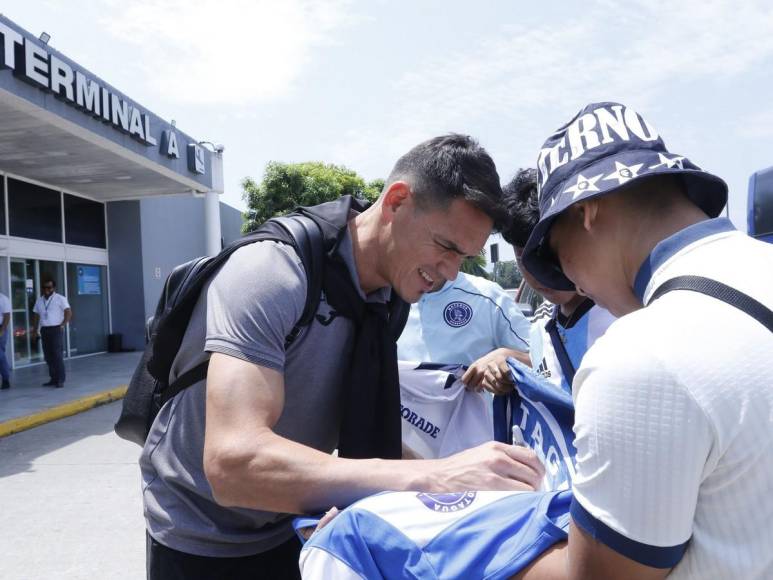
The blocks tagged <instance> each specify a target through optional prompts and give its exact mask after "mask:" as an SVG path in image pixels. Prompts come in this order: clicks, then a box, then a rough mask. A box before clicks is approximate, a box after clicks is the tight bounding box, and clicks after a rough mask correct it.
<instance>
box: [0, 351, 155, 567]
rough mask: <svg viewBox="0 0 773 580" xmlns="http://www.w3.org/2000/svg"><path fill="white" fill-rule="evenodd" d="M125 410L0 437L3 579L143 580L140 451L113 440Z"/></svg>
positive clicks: (107, 409) (105, 409)
mask: <svg viewBox="0 0 773 580" xmlns="http://www.w3.org/2000/svg"><path fill="white" fill-rule="evenodd" d="M83 360H85V359H83ZM108 382H110V381H108ZM123 382H125V377H124V381H123ZM119 384H120V383H119ZM40 390H41V391H43V392H44V393H46V394H47V395H51V396H56V395H57V393H56V392H54V390H49V391H44V390H43V388H42V387H40ZM66 390H67V388H66V387H65V389H60V390H59V391H66ZM12 391H13V390H12ZM12 391H11V392H12ZM7 392H8V391H4V392H3V393H7ZM0 400H1V399H0ZM0 405H1V403H0ZM119 409H120V402H117V403H111V404H109V405H105V406H102V407H97V408H96V409H93V410H90V411H87V412H85V413H81V414H79V415H75V416H73V417H68V418H66V419H61V420H59V421H54V422H52V423H48V424H46V425H43V426H41V427H36V428H34V429H31V430H29V431H24V432H22V433H17V434H15V435H10V436H8V437H5V438H0V514H2V533H0V579H3V580H38V579H41V580H42V579H45V580H58V579H66V580H70V579H73V580H76V579H77V580H81V579H83V580H102V579H109V580H138V579H142V578H144V577H145V535H144V533H145V532H144V521H143V518H142V502H141V495H140V494H141V489H140V474H139V468H138V466H137V458H138V457H139V453H140V448H139V446H137V445H135V444H133V443H129V442H126V441H124V440H122V439H120V438H118V437H117V436H116V435H115V434H114V433H113V423H114V422H115V419H116V417H117V416H118V413H119Z"/></svg>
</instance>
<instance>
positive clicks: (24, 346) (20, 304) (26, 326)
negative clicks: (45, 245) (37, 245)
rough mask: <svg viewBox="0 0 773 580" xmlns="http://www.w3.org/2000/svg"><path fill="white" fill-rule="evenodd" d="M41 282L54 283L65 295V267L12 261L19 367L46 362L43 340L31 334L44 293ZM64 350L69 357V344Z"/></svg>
mask: <svg viewBox="0 0 773 580" xmlns="http://www.w3.org/2000/svg"><path fill="white" fill-rule="evenodd" d="M41 280H54V281H55V282H56V291H57V292H59V293H60V294H64V267H63V264H62V263H61V262H53V261H49V260H28V259H24V258H11V310H12V313H11V326H12V328H13V350H14V366H15V367H19V366H24V365H29V364H33V363H37V362H41V361H42V360H43V348H42V346H41V344H40V340H37V341H34V340H32V337H31V333H30V331H31V329H32V309H33V308H34V307H35V302H36V301H37V299H38V297H39V296H40V293H41V289H40V284H41ZM64 350H65V354H66V353H67V344H66V341H65V345H64Z"/></svg>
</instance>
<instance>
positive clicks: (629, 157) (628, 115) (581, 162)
mask: <svg viewBox="0 0 773 580" xmlns="http://www.w3.org/2000/svg"><path fill="white" fill-rule="evenodd" d="M537 174H538V183H539V188H540V194H539V207H540V221H539V223H538V224H537V225H536V227H535V228H534V230H533V231H532V233H531V236H530V237H529V240H528V242H527V243H526V247H525V248H524V252H523V258H522V259H523V263H524V265H525V266H526V268H527V269H528V270H529V272H530V273H531V274H533V275H534V276H535V277H536V278H537V280H539V281H540V282H542V283H543V284H545V285H546V286H548V287H550V288H555V289H557V290H574V285H573V284H572V283H571V281H569V279H568V278H566V276H564V274H563V272H561V268H560V266H559V265H558V264H557V262H556V260H555V257H554V256H553V255H552V253H551V252H550V251H549V249H548V248H547V247H546V236H547V233H548V231H549V230H550V226H551V225H552V223H553V221H554V220H555V219H556V217H558V216H559V215H560V214H561V213H562V212H564V211H565V210H566V209H567V208H568V207H569V206H571V205H573V204H575V203H577V202H578V201H582V200H585V199H589V198H591V197H596V196H599V195H605V194H607V193H612V192H614V191H620V190H621V189H622V188H624V187H628V186H630V185H631V184H632V183H639V182H641V181H642V180H645V179H647V178H649V177H652V176H655V175H679V176H680V177H681V179H682V181H683V183H684V186H685V190H686V193H687V196H688V197H689V198H690V199H691V200H692V201H693V203H695V204H696V205H697V206H698V207H700V208H701V209H702V210H703V211H704V212H706V214H708V215H709V217H717V216H718V215H719V213H720V212H721V211H722V208H723V207H724V206H725V204H726V203H727V185H726V184H725V182H724V181H723V180H722V179H720V178H719V177H717V176H715V175H712V174H710V173H707V172H706V171H703V170H702V169H701V168H700V167H698V166H697V165H695V164H694V163H692V162H691V161H690V160H689V159H687V158H686V157H683V156H681V155H676V154H673V153H670V152H669V151H668V150H667V149H666V145H665V143H663V139H661V138H660V135H658V132H657V131H656V130H655V129H654V128H653V127H652V125H650V124H649V123H648V122H647V121H645V120H644V118H643V117H642V116H641V115H639V114H638V113H637V112H636V111H634V110H633V109H630V108H628V107H626V106H625V105H621V104H619V103H593V104H590V105H588V106H586V107H584V108H583V109H582V110H580V112H579V113H577V114H576V115H575V116H574V118H572V120H571V121H569V122H568V123H567V124H566V125H564V126H563V127H561V128H560V129H558V130H557V131H556V132H555V133H553V134H552V135H551V136H550V137H548V139H547V141H545V144H544V145H543V146H542V149H541V150H540V154H539V157H538V158H537Z"/></svg>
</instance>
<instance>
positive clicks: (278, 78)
mask: <svg viewBox="0 0 773 580" xmlns="http://www.w3.org/2000/svg"><path fill="white" fill-rule="evenodd" d="M0 10H2V12H3V13H4V14H5V15H6V16H7V17H8V18H10V19H11V20H13V21H15V22H16V23H18V24H19V25H21V26H23V27H24V28H26V29H28V30H29V31H30V32H32V33H35V34H38V33H39V32H41V31H43V30H45V31H46V32H48V33H50V34H51V36H52V39H51V43H50V44H51V45H52V46H53V47H55V48H57V49H58V50H60V51H61V52H63V53H64V54H66V55H67V56H69V57H70V58H72V59H73V60H75V61H76V62H78V63H79V64H81V65H83V66H85V67H86V68H88V69H90V70H91V71H92V72H94V73H95V74H97V75H98V76H100V77H102V78H104V79H105V80H107V81H108V82H110V83H111V84H113V85H115V86H116V87H117V88H119V89H120V90H122V91H123V92H125V93H126V94H127V95H129V96H130V97H131V98H132V99H134V100H136V101H137V102H139V103H140V104H142V105H143V106H145V107H147V108H148V109H150V110H152V111H153V112H155V113H156V114H159V115H161V116H162V117H164V118H166V119H175V120H176V121H177V125H178V126H179V127H180V128H181V129H182V130H184V131H186V132H187V133H189V134H190V135H192V136H194V137H196V138H198V139H202V140H208V141H213V142H215V143H223V144H224V145H225V147H226V150H225V183H226V192H225V195H224V201H226V202H228V203H230V204H232V205H235V206H237V207H240V208H243V207H244V203H243V201H242V199H241V187H240V182H241V180H242V179H243V178H244V177H245V176H252V177H254V178H256V179H259V178H260V177H261V176H262V173H263V169H264V167H265V164H266V163H267V162H268V161H270V160H280V161H288V162H294V161H307V160H320V161H324V162H332V163H340V164H344V165H346V166H348V167H350V168H352V169H354V170H356V171H358V172H359V173H360V174H362V175H363V176H364V177H366V178H367V179H372V178H375V177H385V176H386V175H387V174H388V172H389V170H390V168H391V165H392V163H393V162H394V160H395V159H396V158H397V157H398V156H399V155H400V154H402V153H403V152H404V151H406V150H407V149H408V148H410V147H411V146H413V145H414V144H416V143H417V142H419V141H421V140H423V139H425V138H429V137H432V136H434V135H436V134H440V133H444V132H448V131H458V132H464V133H469V134H471V135H474V136H475V137H477V138H478V139H479V140H480V141H481V143H482V144H483V145H484V146H485V147H486V148H488V149H489V151H490V152H491V154H492V155H493V157H494V159H495V161H496V162H497V166H498V168H499V172H500V176H501V177H502V180H503V181H504V180H507V179H508V178H509V177H510V176H511V175H512V174H513V172H514V171H515V169H516V168H518V167H522V166H530V165H534V163H535V159H536V154H537V151H538V149H539V147H540V145H541V144H542V142H543V141H544V139H545V138H546V137H547V136H548V135H549V134H550V133H551V132H552V131H553V130H554V129H555V128H557V127H558V126H559V125H561V124H563V123H564V122H565V121H567V120H568V119H569V118H570V117H571V116H572V115H573V114H574V113H575V112H576V111H577V110H578V109H579V108H580V107H581V106H583V105H585V104H586V103H588V102H591V101H599V100H615V101H621V102H623V103H626V104H627V105H629V106H632V107H634V108H636V109H637V110H638V111H639V112H641V113H642V114H643V115H644V116H645V118H647V119H648V120H649V121H650V123H651V124H652V125H654V126H655V127H656V128H657V129H658V130H659V132H660V133H661V135H662V136H663V138H664V139H665V141H666V144H667V145H668V147H669V149H670V150H671V151H673V152H675V153H679V154H682V155H686V156H687V157H689V158H690V159H692V160H693V161H694V162H696V163H697V164H698V165H700V166H702V167H704V168H705V169H708V170H710V171H713V172H714V173H716V174H718V175H720V176H721V177H723V178H724V179H725V180H726V181H727V182H728V184H729V185H730V189H731V201H730V215H731V217H732V218H733V220H734V221H735V222H736V224H737V225H739V226H741V227H745V208H746V188H747V184H748V178H749V175H750V174H751V173H752V172H753V171H756V170H758V169H761V168H763V167H769V166H771V165H773V97H772V96H773V90H771V89H773V80H772V79H771V71H773V34H772V33H771V32H772V31H773V6H771V4H770V3H769V2H765V1H764V0H745V1H744V2H737V1H733V0H718V1H711V0H680V1H678V2H673V1H668V2H661V1H655V0H636V1H628V2H614V1H612V0H586V1H584V2H569V1H566V2H553V1H543V2H539V3H537V2H525V1H516V0H513V1H504V0H502V1H499V2H497V1H493V0H491V1H486V0H484V1H481V2H477V3H472V2H469V1H456V0H445V1H421V0H413V1H409V0H406V1H394V2H386V1H378V0H374V1H365V0H362V1H359V2H355V1H345V0H330V1H309V0H273V1H271V0H269V1H260V0H252V1H249V0H244V1H231V0H216V1H209V0H207V1H204V0H184V1H183V0H164V1H160V0H159V1H153V0H132V1H131V2H126V1H125V0H89V1H86V0H4V1H3V3H2V6H1V7H0Z"/></svg>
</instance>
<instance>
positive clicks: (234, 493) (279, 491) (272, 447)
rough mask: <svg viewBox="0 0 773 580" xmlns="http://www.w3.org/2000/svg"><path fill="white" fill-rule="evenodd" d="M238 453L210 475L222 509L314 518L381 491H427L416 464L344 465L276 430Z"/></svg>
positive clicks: (372, 462) (212, 468)
mask: <svg viewBox="0 0 773 580" xmlns="http://www.w3.org/2000/svg"><path fill="white" fill-rule="evenodd" d="M238 447H239V448H240V449H242V450H244V451H242V452H238V451H237V453H235V454H234V455H232V456H231V457H228V458H224V457H221V458H219V459H220V460H219V461H215V462H214V464H213V463H210V464H209V467H210V469H208V470H207V475H208V478H209V479H210V482H211V483H212V484H213V486H212V487H213V491H215V499H216V500H217V501H218V503H220V504H222V505H227V506H232V507H247V508H252V509H263V510H267V511H276V512H288V513H314V512H317V511H324V510H325V509H327V508H329V507H330V506H334V505H335V506H345V505H348V504H350V503H351V502H353V501H355V500H357V499H359V498H361V497H364V496H366V495H370V494H372V493H375V492H378V491H384V490H407V489H418V490H420V489H421V488H423V487H424V486H425V483H424V482H423V481H421V479H423V478H419V477H417V474H419V473H421V468H420V466H418V465H417V462H416V461H411V462H401V461H399V460H394V461H386V460H381V459H358V460H353V459H343V458H339V457H335V456H333V455H329V454H326V453H323V452H321V451H317V450H315V449H312V448H310V447H306V446H305V445H301V444H299V443H295V442H294V441H290V440H288V439H285V438H283V437H280V436H279V435H277V434H275V433H273V432H272V431H270V430H266V431H265V432H264V433H262V434H261V435H260V436H259V438H258V440H256V441H254V447H253V445H248V446H245V445H240V446H238ZM250 448H252V449H254V451H253V452H250V451H249V449H250ZM218 491H219V493H218Z"/></svg>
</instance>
